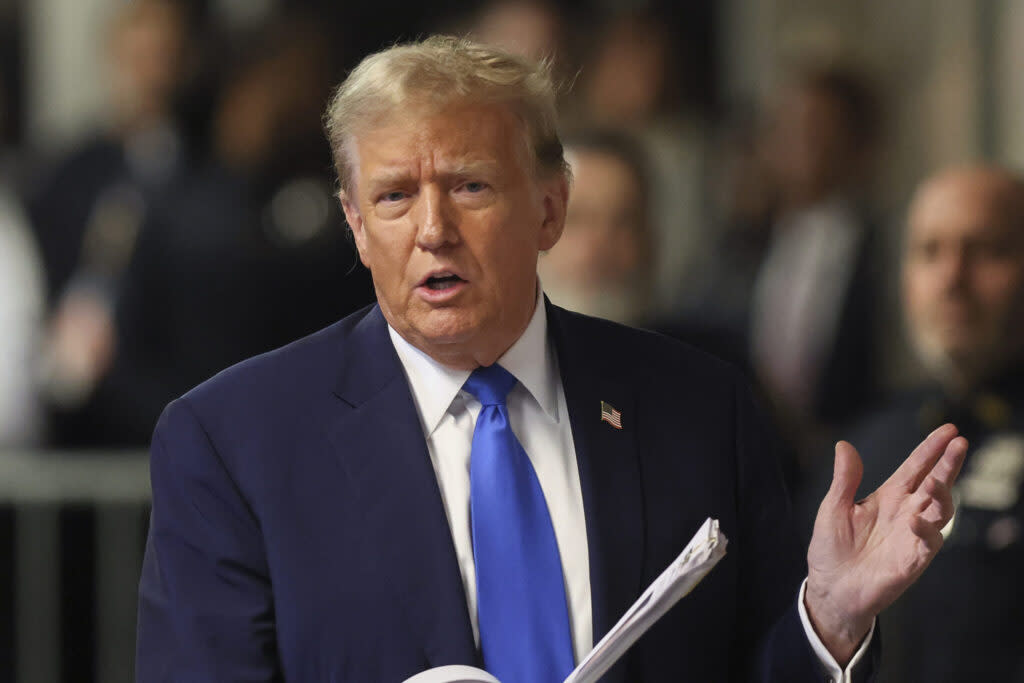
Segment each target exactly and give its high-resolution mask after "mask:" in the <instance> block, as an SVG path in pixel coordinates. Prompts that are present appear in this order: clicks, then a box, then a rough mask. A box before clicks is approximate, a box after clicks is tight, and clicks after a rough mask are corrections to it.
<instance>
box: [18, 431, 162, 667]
mask: <svg viewBox="0 0 1024 683" xmlns="http://www.w3.org/2000/svg"><path fill="white" fill-rule="evenodd" d="M149 502H150V487H149V460H148V456H147V454H146V453H145V452H138V451H132V452H116V453H94V452H88V453H86V452H83V453H74V454H70V453H50V452H6V453H0V507H2V508H3V509H5V510H9V511H10V512H11V516H12V520H13V521H12V528H13V532H12V534H11V536H12V539H11V542H10V546H11V549H10V551H9V552H10V553H11V566H12V571H11V574H12V581H13V584H14V585H13V588H14V590H13V614H12V617H13V619H12V621H13V624H12V628H11V631H12V640H13V643H12V644H11V645H10V649H11V650H12V654H13V666H8V669H9V670H10V671H11V672H12V673H8V672H4V671H2V670H0V680H3V679H4V678H5V677H7V676H11V675H13V681H14V683H58V682H59V681H76V682H77V681H90V680H92V681H96V682H98V683H128V682H130V681H132V680H134V655H135V622H136V605H137V596H138V583H139V573H140V571H141V567H142V553H143V539H144V535H145V525H146V511H147V510H148V507H149ZM69 508H85V509H88V510H89V512H90V514H89V520H90V523H91V525H92V530H91V533H92V538H93V539H94V542H93V543H92V545H91V547H92V552H88V553H84V554H85V555H89V557H67V556H65V557H62V552H61V550H62V548H61V545H62V536H61V519H62V514H63V513H62V511H64V510H67V509H69ZM3 552H5V551H4V550H3V549H0V553H3ZM80 561H84V562H89V563H91V564H90V566H88V567H87V568H86V569H88V571H86V572H84V574H85V575H87V576H92V577H93V582H92V583H93V585H92V586H91V589H92V595H91V596H88V600H87V602H88V603H89V604H91V605H92V614H91V620H92V624H91V626H92V631H91V643H92V647H93V649H92V652H91V653H90V656H89V657H88V658H87V659H88V660H89V661H91V663H92V668H93V671H91V672H86V671H66V670H63V669H65V668H67V667H66V666H64V665H63V664H62V663H63V662H65V661H66V659H67V658H66V656H65V655H66V650H67V648H68V647H70V646H71V644H69V643H64V642H62V634H64V633H66V629H65V628H63V625H62V623H61V619H62V612H65V608H67V603H65V604H62V592H63V591H62V577H63V576H67V575H68V573H69V571H70V572H71V573H73V572H74V570H75V565H68V563H69V562H70V563H74V562H80ZM62 563H63V565H62ZM66 616H67V614H66V613H65V617H66ZM7 664H8V665H10V662H8V663H7Z"/></svg>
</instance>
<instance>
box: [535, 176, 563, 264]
mask: <svg viewBox="0 0 1024 683" xmlns="http://www.w3.org/2000/svg"><path fill="white" fill-rule="evenodd" d="M541 189H542V190H543V192H544V196H543V206H544V222H543V223H542V224H541V226H540V236H539V237H540V241H539V244H538V245H537V246H538V248H539V249H540V251H547V250H548V249H550V248H551V247H553V246H555V244H556V243H557V242H558V240H559V239H560V238H561V237H562V230H563V229H564V228H565V211H566V207H567V206H568V205H569V179H568V178H566V177H565V174H564V173H555V174H553V175H552V177H551V178H550V179H547V180H544V181H543V182H542V184H541Z"/></svg>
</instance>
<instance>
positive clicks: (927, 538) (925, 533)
mask: <svg viewBox="0 0 1024 683" xmlns="http://www.w3.org/2000/svg"><path fill="white" fill-rule="evenodd" d="M940 528H941V527H937V526H935V525H934V524H932V523H931V522H929V521H927V520H924V519H921V518H920V517H918V516H916V515H915V516H914V517H912V518H911V520H910V530H911V531H912V532H913V534H914V535H915V536H917V537H918V538H919V539H921V542H922V543H924V546H925V548H926V549H927V550H928V554H929V557H928V562H931V558H932V557H934V556H935V553H937V552H939V549H940V548H941V547H942V532H941V531H940ZM928 562H925V564H924V566H922V567H920V570H921V571H923V570H924V567H925V566H927V565H928Z"/></svg>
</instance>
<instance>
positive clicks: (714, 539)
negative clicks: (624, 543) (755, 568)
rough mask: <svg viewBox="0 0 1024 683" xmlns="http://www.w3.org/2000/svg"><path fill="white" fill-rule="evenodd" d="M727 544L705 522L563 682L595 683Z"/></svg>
mask: <svg viewBox="0 0 1024 683" xmlns="http://www.w3.org/2000/svg"><path fill="white" fill-rule="evenodd" d="M727 543H728V540H727V539H726V538H725V535H724V534H722V532H721V530H720V529H719V528H718V520H717V519H711V518H708V519H706V520H704V524H702V525H701V527H700V529H699V530H698V531H697V533H696V534H695V535H694V537H693V538H692V539H690V542H689V543H688V544H687V546H686V548H684V549H683V552H681V553H679V557H677V558H676V559H675V561H674V562H673V563H672V564H670V565H669V566H668V567H667V568H666V569H665V571H663V572H662V573H661V576H659V577H658V578H657V579H655V580H654V583H652V584H651V585H650V586H649V587H648V588H647V590H645V591H644V592H643V595H641V596H640V598H639V599H638V600H637V601H636V602H634V603H633V606H632V607H630V608H629V609H628V610H626V613H625V614H624V615H623V616H622V618H621V619H619V623H617V624H615V626H613V627H612V629H611V630H610V631H608V633H607V634H605V637H604V638H602V639H601V642H599V643H598V644H597V645H595V646H594V649H593V650H591V651H590V654H589V655H587V656H586V658H584V660H583V661H582V662H580V665H579V666H577V667H576V669H575V670H574V671H573V672H572V673H571V674H569V677H568V678H566V679H565V683H596V681H597V679H599V678H600V677H601V676H602V675H604V673H605V672H606V671H608V669H610V668H611V667H612V665H613V664H615V662H617V661H618V660H619V658H620V657H621V656H622V655H623V654H625V653H626V650H628V649H629V648H630V647H631V646H632V645H633V643H635V642H636V641H637V639H638V638H639V637H640V636H642V635H643V634H644V633H645V632H646V631H647V629H649V628H650V627H651V626H653V625H654V622H656V621H657V620H658V619H660V618H661V617H662V616H663V615H664V614H665V612H667V611H668V610H669V609H670V608H671V607H672V606H673V605H675V604H676V603H677V602H679V600H681V599H682V598H683V596H685V595H686V594H687V593H689V592H690V591H692V590H693V589H694V587H695V586H696V585H697V584H698V583H700V582H701V579H703V578H704V577H705V576H707V573H708V572H709V571H711V569H712V568H713V567H714V566H715V565H716V564H718V561H719V560H721V559H722V558H723V557H725V546H726V544H727Z"/></svg>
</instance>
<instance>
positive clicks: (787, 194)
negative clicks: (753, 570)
mask: <svg viewBox="0 0 1024 683" xmlns="http://www.w3.org/2000/svg"><path fill="white" fill-rule="evenodd" d="M878 120H879V115H878V112H877V107H876V105H875V101H874V94H873V92H872V90H871V88H870V86H869V84H868V83H866V82H864V80H863V79H862V77H861V76H860V75H859V74H858V73H856V72H853V71H848V70H845V69H835V68H831V69H827V70H815V71H811V72H809V73H805V74H802V75H800V76H799V77H798V78H796V79H795V80H794V82H793V83H792V84H791V85H790V86H788V87H787V88H785V89H783V90H782V91H781V93H780V94H779V96H778V103H777V104H776V106H775V110H774V119H773V121H772V125H771V126H770V127H769V128H768V131H769V132H768V134H767V136H766V138H765V140H764V143H763V144H764V156H765V159H764V164H765V173H766V175H765V178H766V180H767V182H769V183H770V184H771V187H770V189H769V190H767V191H768V192H771V193H772V194H773V196H774V198H775V199H774V207H773V208H772V215H771V216H769V217H767V219H768V222H769V223H770V226H760V228H759V229H761V230H763V229H765V227H768V228H769V229H770V231H771V239H770V242H769V243H768V244H767V245H766V248H765V252H764V256H763V260H762V261H761V263H760V265H759V267H758V269H757V274H756V276H755V278H754V281H753V288H752V292H751V300H750V306H751V309H750V318H749V335H750V351H751V361H752V363H753V365H754V368H755V370H756V373H757V375H758V377H759V379H760V381H761V382H762V383H763V385H764V387H765V389H766V391H767V393H768V394H769V395H770V396H771V398H772V402H773V404H774V407H775V408H776V411H777V413H778V415H779V417H780V419H781V421H782V422H784V423H785V427H786V428H787V430H788V431H789V432H790V434H789V435H788V436H789V437H790V438H791V439H792V440H794V441H797V442H799V441H800V440H801V438H802V437H805V436H806V434H807V433H808V432H809V431H810V430H811V429H812V428H814V427H818V426H821V425H826V426H835V425H841V424H843V423H844V421H846V420H848V419H849V418H850V417H852V416H854V415H856V414H858V413H859V412H861V411H862V410H863V409H864V408H865V407H866V405H867V404H868V402H869V401H870V399H871V398H872V397H873V394H874V393H875V390H876V384H877V383H876V382H875V378H874V376H873V375H874V373H875V368H876V365H877V361H878V359H877V353H876V351H875V347H876V346H877V344H876V340H875V337H876V336H877V330H876V327H877V321H878V316H879V313H878V297H877V296H876V295H875V289H876V288H877V285H876V280H877V279H878V278H877V273H875V272H874V271H875V270H876V269H875V263H876V262H877V260H878V259H877V258H876V254H875V251H876V246H875V242H876V241H877V237H876V235H875V233H876V231H875V230H874V228H873V225H872V221H871V220H870V212H869V210H868V204H867V202H866V201H865V200H866V199H867V194H868V193H867V191H866V190H867V185H868V178H870V177H872V175H873V170H872V169H873V162H874V159H875V155H874V151H875V149H876V145H877V141H878V131H877V128H878V124H877V122H878ZM799 445H801V446H802V444H799ZM801 455H802V456H805V457H809V456H808V454H806V453H801ZM815 455H816V454H815Z"/></svg>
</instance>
